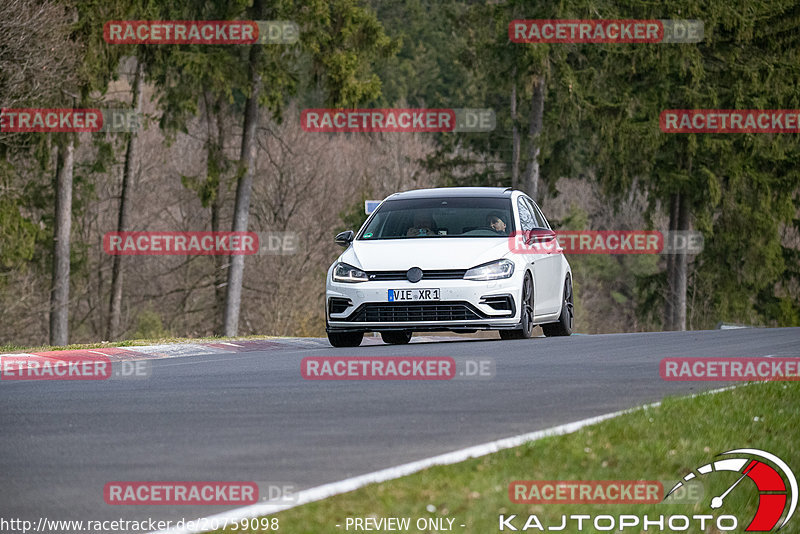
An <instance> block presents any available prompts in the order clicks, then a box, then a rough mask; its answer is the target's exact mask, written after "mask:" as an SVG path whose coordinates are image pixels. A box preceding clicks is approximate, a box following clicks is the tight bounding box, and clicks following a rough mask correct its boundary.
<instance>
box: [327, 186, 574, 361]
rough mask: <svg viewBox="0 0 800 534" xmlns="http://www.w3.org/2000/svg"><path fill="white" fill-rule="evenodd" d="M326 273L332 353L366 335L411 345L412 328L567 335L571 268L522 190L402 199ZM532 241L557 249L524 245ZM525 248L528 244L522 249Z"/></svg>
mask: <svg viewBox="0 0 800 534" xmlns="http://www.w3.org/2000/svg"><path fill="white" fill-rule="evenodd" d="M336 242H337V243H339V244H340V245H342V246H344V247H347V249H346V250H345V251H344V252H343V253H342V254H341V256H339V258H338V259H337V260H336V261H335V262H334V263H333V265H331V267H330V269H328V276H327V281H326V295H325V296H326V298H325V317H326V330H327V333H328V339H329V340H330V343H331V345H333V346H334V347H355V346H358V345H359V344H360V343H361V340H362V339H363V336H364V332H380V333H381V337H382V338H383V341H384V342H386V343H392V344H402V343H408V342H409V340H410V339H411V335H412V332H423V331H428V332H430V331H447V330H449V331H453V332H462V333H472V332H475V331H477V330H499V331H500V337H501V338H503V339H524V338H529V337H531V334H532V331H533V328H534V326H536V325H541V326H542V330H543V331H544V334H545V335H546V336H568V335H570V334H571V333H572V328H573V318H574V312H573V300H572V271H571V269H570V266H569V263H568V262H567V259H566V258H565V257H564V254H563V253H562V251H561V249H560V247H558V245H557V243H558V242H557V240H556V234H555V232H553V230H552V229H551V228H550V225H549V224H548V222H547V220H546V219H545V217H544V215H542V212H541V210H540V209H539V207H538V206H537V205H536V203H535V202H534V201H533V200H531V199H530V197H528V196H527V195H525V194H524V193H522V192H521V191H514V190H512V189H511V188H507V189H503V188H499V187H498V188H495V187H452V188H439V189H420V190H415V191H407V192H404V193H396V194H394V195H391V196H390V197H388V198H386V199H385V200H384V201H383V202H381V204H380V205H379V206H378V208H377V209H376V210H375V211H374V212H373V213H372V214H371V215H370V217H369V218H368V219H367V221H366V222H365V223H364V225H363V226H362V227H361V229H360V230H359V232H358V234H354V233H353V232H352V231H347V232H342V233H340V234H339V235H337V236H336ZM532 243H539V244H542V243H544V244H547V243H550V244H551V245H546V246H540V247H527V246H525V245H530V244H532ZM520 244H522V245H523V246H519V245H520Z"/></svg>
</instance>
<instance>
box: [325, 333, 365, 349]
mask: <svg viewBox="0 0 800 534" xmlns="http://www.w3.org/2000/svg"><path fill="white" fill-rule="evenodd" d="M362 339H364V332H328V341H329V342H330V344H331V345H333V346H334V347H357V346H359V345H361V340H362Z"/></svg>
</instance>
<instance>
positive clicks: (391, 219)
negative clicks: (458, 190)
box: [359, 197, 514, 241]
mask: <svg viewBox="0 0 800 534" xmlns="http://www.w3.org/2000/svg"><path fill="white" fill-rule="evenodd" d="M513 231H514V219H513V217H512V216H511V200H510V199H508V198H480V197H458V198H425V199H407V200H389V201H387V202H384V203H383V204H382V205H381V206H380V207H379V208H378V210H377V211H376V212H375V215H374V216H373V217H372V219H371V220H370V222H369V224H368V225H367V227H366V228H364V231H363V232H361V235H359V239H363V240H368V241H374V240H376V239H418V238H423V237H505V236H508V235H509V233H510V232H513Z"/></svg>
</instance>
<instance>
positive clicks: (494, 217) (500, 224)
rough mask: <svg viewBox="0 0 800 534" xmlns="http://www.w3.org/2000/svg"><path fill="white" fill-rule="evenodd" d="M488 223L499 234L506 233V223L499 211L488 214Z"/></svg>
mask: <svg viewBox="0 0 800 534" xmlns="http://www.w3.org/2000/svg"><path fill="white" fill-rule="evenodd" d="M486 225H487V226H488V227H489V228H491V229H492V230H494V231H495V232H497V233H498V234H503V235H505V234H506V223H505V222H504V221H503V219H502V218H500V215H499V214H497V213H490V214H489V215H487V216H486Z"/></svg>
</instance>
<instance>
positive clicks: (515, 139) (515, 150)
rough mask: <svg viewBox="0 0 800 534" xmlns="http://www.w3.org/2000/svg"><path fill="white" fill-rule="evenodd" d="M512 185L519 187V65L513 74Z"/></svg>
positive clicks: (515, 187)
mask: <svg viewBox="0 0 800 534" xmlns="http://www.w3.org/2000/svg"><path fill="white" fill-rule="evenodd" d="M511 124H512V127H511V128H512V129H511V137H512V141H511V142H512V148H511V187H512V188H514V189H517V188H518V187H519V143H520V139H519V126H517V67H516V65H515V66H514V70H513V72H512V74H511Z"/></svg>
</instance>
